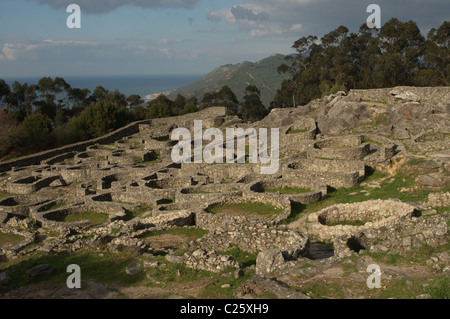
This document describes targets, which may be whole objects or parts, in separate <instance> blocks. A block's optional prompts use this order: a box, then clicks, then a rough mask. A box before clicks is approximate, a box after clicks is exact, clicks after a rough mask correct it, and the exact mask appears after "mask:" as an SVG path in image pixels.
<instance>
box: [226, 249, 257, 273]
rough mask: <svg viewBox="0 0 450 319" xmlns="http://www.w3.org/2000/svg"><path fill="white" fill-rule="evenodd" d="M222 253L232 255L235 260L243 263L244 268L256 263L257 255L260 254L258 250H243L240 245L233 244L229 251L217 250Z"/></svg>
mask: <svg viewBox="0 0 450 319" xmlns="http://www.w3.org/2000/svg"><path fill="white" fill-rule="evenodd" d="M217 253H218V254H220V255H230V256H233V258H234V260H236V261H239V262H240V263H242V265H243V266H244V268H247V267H250V266H252V265H256V257H257V256H258V252H256V253H249V252H246V251H244V250H241V249H240V248H239V247H238V246H236V245H232V248H231V249H230V250H227V251H221V252H217Z"/></svg>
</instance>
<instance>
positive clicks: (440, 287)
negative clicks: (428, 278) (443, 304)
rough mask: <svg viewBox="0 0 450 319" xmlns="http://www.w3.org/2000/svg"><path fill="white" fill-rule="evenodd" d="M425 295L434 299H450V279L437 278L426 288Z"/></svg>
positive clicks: (442, 276)
mask: <svg viewBox="0 0 450 319" xmlns="http://www.w3.org/2000/svg"><path fill="white" fill-rule="evenodd" d="M425 293H427V294H429V295H430V296H431V298H433V299H450V277H449V276H447V275H439V276H436V277H435V278H433V281H432V282H431V284H430V286H428V287H426V288H425Z"/></svg>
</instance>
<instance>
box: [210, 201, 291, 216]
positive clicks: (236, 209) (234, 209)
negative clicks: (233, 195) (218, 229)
mask: <svg viewBox="0 0 450 319" xmlns="http://www.w3.org/2000/svg"><path fill="white" fill-rule="evenodd" d="M207 211H208V212H209V213H212V214H231V215H252V216H261V217H268V218H270V217H274V216H277V215H279V214H281V213H282V212H283V211H282V209H281V208H278V207H275V206H273V205H269V204H265V203H259V202H245V203H236V204H227V205H216V206H213V207H211V208H209V209H208V210H207Z"/></svg>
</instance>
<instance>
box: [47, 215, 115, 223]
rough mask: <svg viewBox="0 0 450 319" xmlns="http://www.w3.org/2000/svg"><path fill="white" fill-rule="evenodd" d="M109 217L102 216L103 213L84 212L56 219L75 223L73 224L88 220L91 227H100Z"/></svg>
mask: <svg viewBox="0 0 450 319" xmlns="http://www.w3.org/2000/svg"><path fill="white" fill-rule="evenodd" d="M108 217H109V216H108V215H106V214H101V213H94V212H82V213H76V214H70V215H67V216H64V217H62V218H59V219H55V220H57V221H61V222H66V223H73V222H80V221H83V220H88V221H89V222H90V223H91V225H100V224H103V223H106V222H107V221H108Z"/></svg>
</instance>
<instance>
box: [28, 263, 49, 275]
mask: <svg viewBox="0 0 450 319" xmlns="http://www.w3.org/2000/svg"><path fill="white" fill-rule="evenodd" d="M52 272H53V267H52V266H50V265H48V264H42V265H37V266H35V267H33V268H30V269H28V270H27V271H26V272H25V273H26V274H27V275H28V276H30V277H37V276H42V275H49V274H51V273H52Z"/></svg>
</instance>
